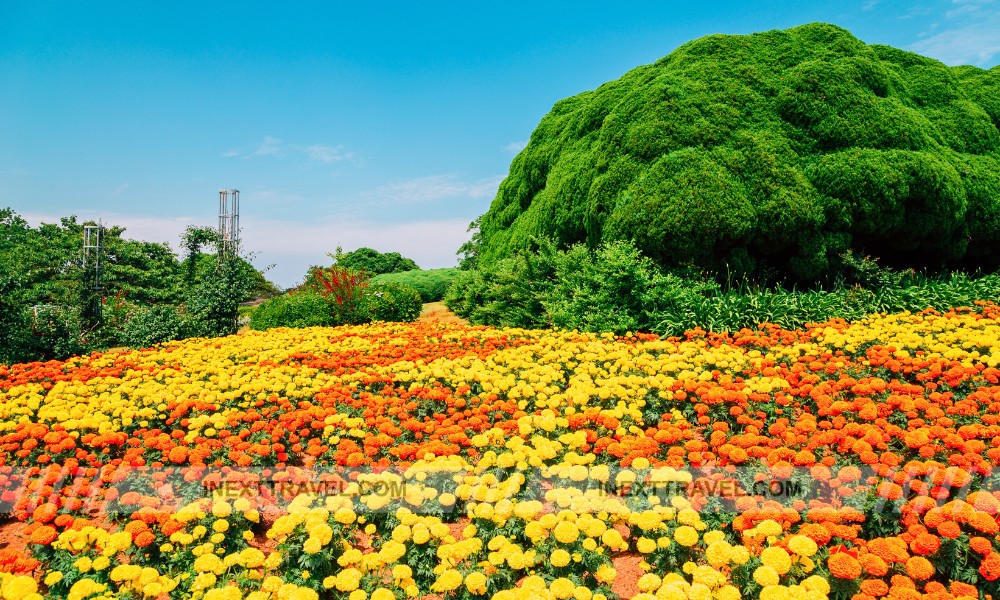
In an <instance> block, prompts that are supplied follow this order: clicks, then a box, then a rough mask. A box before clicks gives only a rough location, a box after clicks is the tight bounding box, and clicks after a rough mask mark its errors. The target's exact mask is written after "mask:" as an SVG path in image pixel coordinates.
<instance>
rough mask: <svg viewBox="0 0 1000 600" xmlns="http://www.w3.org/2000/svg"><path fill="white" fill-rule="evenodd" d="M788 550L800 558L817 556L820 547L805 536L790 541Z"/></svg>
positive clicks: (798, 536)
mask: <svg viewBox="0 0 1000 600" xmlns="http://www.w3.org/2000/svg"><path fill="white" fill-rule="evenodd" d="M788 549H789V550H791V551H792V552H794V553H796V554H798V555H799V556H806V557H809V556H813V555H815V554H816V552H817V551H818V550H819V547H818V546H817V545H816V542H814V541H813V540H812V539H811V538H809V537H806V536H804V535H797V536H795V537H793V538H792V539H790V540H788Z"/></svg>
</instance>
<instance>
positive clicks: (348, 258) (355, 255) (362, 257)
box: [333, 246, 420, 275]
mask: <svg viewBox="0 0 1000 600" xmlns="http://www.w3.org/2000/svg"><path fill="white" fill-rule="evenodd" d="M333 258H334V260H335V261H336V264H337V266H339V267H344V268H347V269H353V270H355V271H364V272H365V273H368V274H369V275H381V274H383V273H402V272H403V271H413V270H418V269H420V267H418V266H417V263H415V262H413V260H411V259H409V258H406V257H404V256H402V255H401V254H400V253H399V252H385V253H383V252H379V251H378V250H373V249H371V248H358V249H357V250H354V251H352V252H346V253H345V252H343V251H341V249H340V247H339V246H338V247H337V253H336V254H335V255H333Z"/></svg>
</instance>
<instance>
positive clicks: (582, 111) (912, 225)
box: [460, 23, 1000, 284]
mask: <svg viewBox="0 0 1000 600" xmlns="http://www.w3.org/2000/svg"><path fill="white" fill-rule="evenodd" d="M998 81H1000V71H998V70H997V69H995V68H994V69H991V70H988V71H987V70H983V69H978V68H975V67H961V68H951V67H947V66H945V65H944V64H942V63H940V62H938V61H935V60H932V59H928V58H924V57H921V56H918V55H916V54H913V53H910V52H904V51H901V50H896V49H893V48H889V47H886V46H878V45H867V44H865V43H863V42H861V41H860V40H858V39H856V38H855V37H854V36H852V35H851V34H850V32H848V31H846V30H844V29H841V28H839V27H836V26H833V25H827V24H822V23H813V24H809V25H803V26H801V27H795V28H792V29H788V30H785V31H767V32H763V33H756V34H752V35H711V36H707V37H704V38H700V39H697V40H694V41H691V42H689V43H686V44H684V45H683V46H681V47H679V48H677V49H676V50H675V51H674V52H672V53H671V54H670V55H669V56H666V57H664V58H663V59H661V60H659V61H657V62H656V63H654V64H650V65H644V66H640V67H638V68H636V69H633V70H632V71H630V72H628V73H626V74H625V75H624V76H622V77H621V78H619V79H617V80H615V81H611V82H608V83H606V84H604V85H601V86H600V87H599V88H597V89H596V90H593V91H586V92H583V93H581V94H579V95H576V96H573V97H571V98H566V99H564V100H561V101H559V102H557V103H556V104H555V105H554V106H553V107H552V110H551V111H550V112H549V113H548V114H547V115H545V116H544V117H543V118H542V119H541V121H540V122H539V124H538V126H537V127H536V129H535V131H534V132H533V133H532V134H531V140H530V142H529V143H528V145H527V146H526V147H525V148H524V150H522V151H521V152H520V153H519V154H518V155H517V156H516V157H515V158H514V160H513V161H512V162H511V165H510V172H509V174H508V176H507V178H506V179H505V180H504V181H503V182H502V183H501V184H500V186H499V189H498V191H497V195H496V198H495V199H494V200H493V202H492V204H491V206H490V208H489V210H488V211H487V212H486V213H485V214H484V215H482V217H481V218H480V219H478V220H477V221H476V222H474V224H473V225H474V227H473V229H475V226H478V230H477V231H476V233H475V234H474V235H473V238H472V240H470V242H469V243H467V244H466V245H464V246H463V247H462V249H461V250H460V253H461V254H462V255H464V256H465V257H467V258H469V259H470V260H474V261H478V266H480V267H486V268H489V267H491V266H492V265H496V264H497V263H498V262H500V261H502V260H504V259H506V258H508V257H510V256H511V255H512V254H514V253H515V252H517V251H522V250H526V249H529V248H530V247H531V246H532V243H533V242H532V239H533V238H534V237H537V236H546V237H550V238H552V239H553V240H554V241H555V242H556V243H557V245H558V247H560V248H569V247H570V246H572V245H573V244H576V243H586V244H587V245H588V246H589V247H591V248H596V247H597V246H598V245H599V244H600V243H601V242H603V241H613V240H631V241H634V242H635V243H636V245H637V246H638V247H639V249H640V250H641V251H642V252H643V254H644V255H646V256H649V257H650V258H652V259H653V260H654V261H656V263H657V264H659V265H660V266H662V267H664V268H668V269H672V268H677V267H680V266H683V265H684V264H686V263H688V262H691V263H694V264H696V265H697V266H699V267H700V268H704V269H709V270H711V271H712V272H715V273H727V272H730V273H731V272H736V273H737V274H745V275H748V276H749V277H751V278H752V279H753V280H755V281H761V280H763V277H762V274H763V273H770V272H774V274H775V277H774V278H773V279H774V280H776V281H785V280H787V281H790V282H799V283H806V284H811V283H813V282H816V281H821V280H824V279H825V278H826V277H828V276H829V275H831V273H833V272H835V271H836V270H837V269H838V267H839V265H838V262H837V260H836V258H837V256H838V255H839V254H840V253H842V252H843V251H844V250H847V249H852V250H854V251H856V252H860V253H863V254H870V255H873V256H877V257H879V258H881V259H882V260H883V261H884V262H885V263H886V264H888V265H890V266H893V267H894V268H917V269H928V270H932V271H935V272H945V271H946V270H948V269H956V268H958V269H965V268H981V269H983V270H986V271H991V270H993V269H996V268H997V267H1000V251H998V250H1000V175H998V173H1000V117H998V114H1000V113H998V111H1000V108H998V107H1000V94H998V90H1000V85H998V84H997V82H998Z"/></svg>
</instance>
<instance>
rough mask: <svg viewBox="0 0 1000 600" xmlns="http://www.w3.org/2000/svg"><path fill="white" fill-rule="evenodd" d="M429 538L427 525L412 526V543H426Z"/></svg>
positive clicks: (429, 533)
mask: <svg viewBox="0 0 1000 600" xmlns="http://www.w3.org/2000/svg"><path fill="white" fill-rule="evenodd" d="M430 539H431V532H430V531H429V530H428V529H427V527H414V528H413V543H414V544H426V543H427V542H429V541H430Z"/></svg>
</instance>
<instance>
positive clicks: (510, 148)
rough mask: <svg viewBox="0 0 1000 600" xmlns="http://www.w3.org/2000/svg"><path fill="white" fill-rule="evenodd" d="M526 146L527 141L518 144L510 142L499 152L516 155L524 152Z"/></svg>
mask: <svg viewBox="0 0 1000 600" xmlns="http://www.w3.org/2000/svg"><path fill="white" fill-rule="evenodd" d="M527 145H528V140H521V141H518V142H511V143H509V144H507V145H506V146H504V147H502V148H501V150H503V151H504V152H506V153H507V154H517V153H518V152H520V151H521V150H524V149H525V147H526V146H527Z"/></svg>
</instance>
